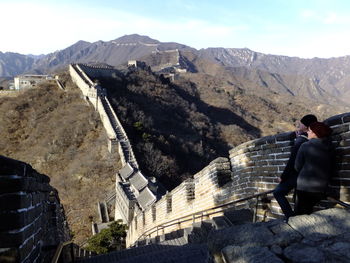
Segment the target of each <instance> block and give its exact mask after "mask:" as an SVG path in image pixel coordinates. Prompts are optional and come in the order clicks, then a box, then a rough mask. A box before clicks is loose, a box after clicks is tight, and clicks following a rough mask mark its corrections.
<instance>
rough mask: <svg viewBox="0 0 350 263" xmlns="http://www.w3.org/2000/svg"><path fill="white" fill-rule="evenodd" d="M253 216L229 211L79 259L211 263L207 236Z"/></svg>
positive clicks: (249, 212)
mask: <svg viewBox="0 0 350 263" xmlns="http://www.w3.org/2000/svg"><path fill="white" fill-rule="evenodd" d="M237 217H238V218H237ZM239 217H240V218H239ZM252 218H253V216H252V212H251V211H250V210H248V209H245V210H243V211H241V210H229V211H227V212H225V213H224V215H222V216H217V217H214V218H212V219H210V220H204V221H202V222H196V223H193V224H192V226H191V227H188V228H185V229H180V230H176V231H173V232H170V233H166V234H163V235H160V236H157V237H153V238H150V239H145V240H141V241H138V242H137V244H136V245H137V246H136V247H133V248H129V249H126V250H122V251H118V252H112V253H109V254H105V255H100V256H95V257H93V258H89V259H85V260H81V261H79V262H88V263H94V262H101V263H109V262H118V263H134V262H135V263H136V262H146V263H147V262H154V263H158V262H176V263H177V262H179V263H181V262H191V263H192V262H194V263H196V262H212V260H211V256H210V253H209V250H208V248H207V245H206V243H207V242H208V236H209V235H210V234H211V233H212V232H213V231H217V230H223V231H225V228H230V227H231V226H234V225H241V224H244V223H248V222H252Z"/></svg>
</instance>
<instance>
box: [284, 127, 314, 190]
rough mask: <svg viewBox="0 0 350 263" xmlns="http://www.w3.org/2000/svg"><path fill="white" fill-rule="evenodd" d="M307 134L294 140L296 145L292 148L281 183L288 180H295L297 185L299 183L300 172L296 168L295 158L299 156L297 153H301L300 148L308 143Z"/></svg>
mask: <svg viewBox="0 0 350 263" xmlns="http://www.w3.org/2000/svg"><path fill="white" fill-rule="evenodd" d="M307 141H308V139H307V133H302V134H301V135H299V136H297V137H296V138H295V140H294V145H293V147H292V150H291V153H290V157H289V160H288V162H287V165H286V167H285V168H284V170H283V173H282V174H281V181H282V182H283V181H286V180H288V179H291V178H293V179H294V180H295V183H296V181H297V176H298V172H297V171H296V170H295V168H294V164H295V158H296V156H297V153H298V151H299V148H300V146H301V145H302V144H303V143H304V142H307Z"/></svg>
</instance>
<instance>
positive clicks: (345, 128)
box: [332, 124, 349, 135]
mask: <svg viewBox="0 0 350 263" xmlns="http://www.w3.org/2000/svg"><path fill="white" fill-rule="evenodd" d="M332 129H333V132H332V134H334V135H335V134H340V133H344V132H347V131H349V124H346V125H341V126H338V127H334V128H332Z"/></svg>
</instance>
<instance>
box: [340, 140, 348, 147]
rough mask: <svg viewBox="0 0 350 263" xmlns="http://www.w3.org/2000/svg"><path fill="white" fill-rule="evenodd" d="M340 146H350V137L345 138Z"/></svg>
mask: <svg viewBox="0 0 350 263" xmlns="http://www.w3.org/2000/svg"><path fill="white" fill-rule="evenodd" d="M339 146H340V147H347V146H350V139H343V140H341V141H340V142H339Z"/></svg>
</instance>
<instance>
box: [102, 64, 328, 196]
mask: <svg viewBox="0 0 350 263" xmlns="http://www.w3.org/2000/svg"><path fill="white" fill-rule="evenodd" d="M184 76H185V77H186V78H180V79H178V80H176V81H175V82H172V83H171V82H169V81H168V80H167V79H164V78H163V77H162V76H158V75H156V74H154V73H153V72H151V71H150V70H149V69H147V68H146V69H145V70H141V69H138V70H131V71H129V72H127V73H126V74H125V75H123V74H120V75H118V76H114V77H113V78H108V79H107V78H100V79H98V81H99V82H100V83H101V84H102V86H103V87H105V88H107V90H108V96H109V97H110V99H111V102H112V105H113V106H114V108H115V110H116V112H117V115H118V116H119V117H120V119H121V121H122V123H123V126H124V128H125V129H126V131H127V134H128V136H129V139H130V140H131V141H132V144H133V147H134V150H135V154H136V157H137V159H138V161H139V164H140V165H141V170H142V171H143V172H144V173H145V174H146V175H148V176H155V177H157V178H158V179H159V180H160V181H161V182H162V183H163V185H164V186H165V187H166V188H167V189H168V190H171V189H172V188H174V187H175V186H177V185H178V184H180V183H181V182H182V181H183V180H184V179H186V178H189V177H191V176H192V175H193V174H195V173H196V172H198V171H200V170H201V169H202V168H204V167H205V166H206V165H207V164H208V163H209V162H210V161H212V160H213V159H215V158H217V157H219V156H226V157H227V156H228V151H229V149H231V148H232V147H234V146H235V145H238V144H240V143H243V142H245V141H247V140H250V139H254V138H258V137H261V136H265V135H271V134H276V133H279V132H285V131H290V130H292V129H294V122H295V120H296V119H297V118H299V117H300V116H302V115H304V114H306V113H309V112H310V107H309V108H307V107H306V106H308V105H307V104H305V105H304V104H303V103H302V102H298V101H297V100H295V98H292V99H293V100H294V101H293V103H292V102H291V101H288V99H282V96H279V95H278V94H276V93H272V92H270V93H265V94H264V96H259V94H251V93H250V94H248V93H247V92H246V91H245V90H244V89H243V88H241V86H242V87H244V85H246V86H247V85H253V84H252V83H244V84H243V83H241V82H240V81H239V80H238V79H233V78H232V79H231V80H232V81H234V82H230V81H227V80H224V79H221V78H218V77H213V76H210V75H208V74H203V73H195V74H192V73H187V74H185V75H184ZM280 99H281V100H280ZM311 112H312V111H311ZM318 115H319V117H320V118H321V119H322V118H324V117H325V116H324V114H323V113H322V114H318Z"/></svg>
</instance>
